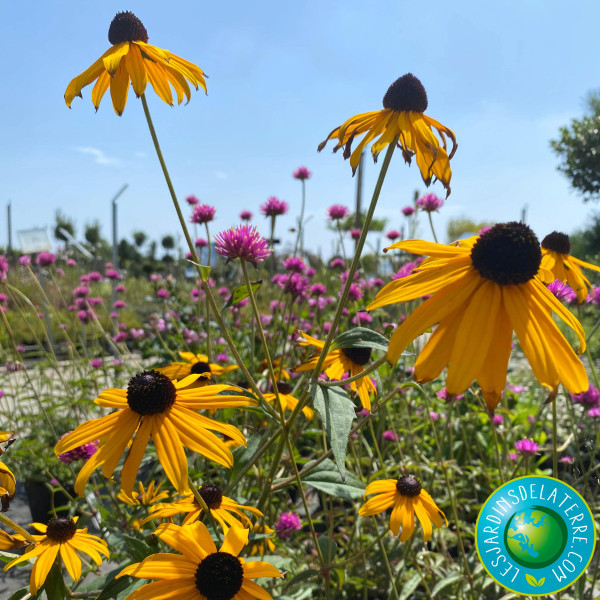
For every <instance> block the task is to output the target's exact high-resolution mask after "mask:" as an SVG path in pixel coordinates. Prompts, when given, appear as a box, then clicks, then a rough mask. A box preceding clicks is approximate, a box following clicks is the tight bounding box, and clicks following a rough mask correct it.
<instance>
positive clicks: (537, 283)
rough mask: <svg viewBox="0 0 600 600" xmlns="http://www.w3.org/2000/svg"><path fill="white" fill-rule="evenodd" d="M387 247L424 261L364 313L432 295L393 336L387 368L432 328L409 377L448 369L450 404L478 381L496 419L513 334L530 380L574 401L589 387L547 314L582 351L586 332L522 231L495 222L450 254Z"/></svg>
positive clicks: (414, 246) (410, 245)
mask: <svg viewBox="0 0 600 600" xmlns="http://www.w3.org/2000/svg"><path fill="white" fill-rule="evenodd" d="M390 248H399V249H401V250H405V251H407V252H410V253H412V254H421V255H426V256H429V257H430V258H429V259H427V260H425V261H423V262H422V263H421V264H420V265H419V267H418V268H417V269H416V272H415V273H413V274H412V275H409V276H408V277H404V278H402V279H396V280H394V281H392V282H391V283H388V284H387V285H386V286H385V287H384V288H383V289H382V290H381V291H380V292H379V293H378V294H377V296H376V297H375V300H374V301H373V302H371V304H370V305H369V306H368V307H367V308H368V309H369V310H373V309H375V308H379V307H381V306H387V305H388V304H393V303H396V302H407V301H409V300H415V299H417V298H422V297H423V296H426V295H429V294H432V296H431V297H430V298H428V299H427V300H425V301H424V302H423V303H422V304H421V305H419V306H418V307H417V308H416V309H415V310H414V311H413V312H412V313H411V314H410V315H409V316H408V317H407V318H406V319H405V320H404V321H403V322H402V324H401V325H400V326H399V327H398V328H397V329H396V330H395V331H394V333H393V335H392V337H391V340H390V344H389V348H388V354H387V356H388V361H389V362H390V363H392V364H394V363H396V361H397V360H398V358H399V357H400V355H401V354H402V352H403V351H404V350H405V348H406V347H407V346H408V344H409V343H410V342H411V341H412V340H413V339H415V338H416V337H418V336H419V335H421V334H422V333H424V332H425V331H427V330H428V329H429V328H430V327H432V326H433V325H435V324H436V323H437V324H438V326H437V328H436V329H435V331H434V332H433V334H432V336H431V337H430V338H429V340H428V341H427V343H426V345H425V347H424V348H423V350H422V351H421V353H420V355H419V357H418V359H417V362H416V364H415V371H414V377H415V379H416V380H417V381H419V382H425V381H432V380H434V379H436V378H437V377H439V376H440V374H441V372H442V370H443V369H444V367H446V366H447V367H448V373H447V375H446V390H447V393H448V394H449V395H450V396H458V395H459V394H462V393H463V392H464V391H465V390H466V389H467V388H468V387H469V386H470V385H471V383H472V382H473V380H475V379H477V380H478V382H479V385H480V386H481V389H482V391H483V397H484V399H485V401H486V403H487V406H488V409H489V410H490V411H493V410H494V408H495V407H496V406H497V404H498V402H499V401H500V398H501V397H502V392H503V390H504V387H505V384H506V374H507V368H508V360H509V357H510V352H511V344H512V334H513V331H515V332H516V334H517V338H518V339H519V343H520V345H521V349H522V350H523V353H524V354H525V356H526V357H527V359H528V360H529V364H530V365H531V368H532V370H533V374H534V376H535V377H536V379H537V380H538V381H539V382H540V383H541V384H542V385H543V386H545V387H547V388H548V389H549V390H550V393H551V395H554V394H556V392H557V389H558V384H559V383H562V384H563V385H564V386H565V387H566V388H567V389H568V390H569V391H570V392H571V393H573V394H579V393H581V392H583V391H585V390H587V389H588V379H587V375H586V371H585V367H584V366H583V363H582V362H581V361H580V360H579V358H578V357H577V355H576V354H575V352H574V351H573V349H572V348H571V345H570V344H569V342H568V341H567V340H566V339H565V337H564V336H563V334H562V333H561V331H560V329H559V328H558V326H557V325H556V323H555V322H554V320H553V318H552V313H553V312H554V313H556V315H558V316H559V317H560V318H561V319H562V320H563V321H564V322H565V323H566V324H567V325H568V326H569V327H571V328H572V329H573V330H574V331H575V333H576V334H577V336H578V338H579V342H580V344H581V350H584V349H585V335H584V332H583V328H582V327H581V324H580V323H579V321H577V319H576V318H575V317H574V316H573V315H572V314H571V313H570V312H569V311H568V310H567V309H566V308H565V307H564V306H563V305H562V304H561V303H560V302H559V301H558V300H557V299H556V298H555V297H554V296H553V295H552V293H551V292H549V291H548V289H547V288H546V287H545V286H544V284H543V283H542V281H541V280H540V278H539V276H538V271H539V269H540V263H541V258H542V253H541V250H540V246H539V242H538V240H537V238H536V236H535V235H534V233H533V232H532V231H531V229H529V227H527V226H526V225H525V224H523V223H517V222H512V223H500V224H498V225H495V226H494V227H492V228H491V229H490V230H489V231H487V232H485V233H484V234H482V235H480V236H474V237H471V238H468V239H466V240H461V241H460V242H457V243H455V244H453V245H451V246H445V245H443V244H435V243H432V242H423V241H420V240H408V241H405V242H398V243H396V244H393V245H392V246H391V247H390Z"/></svg>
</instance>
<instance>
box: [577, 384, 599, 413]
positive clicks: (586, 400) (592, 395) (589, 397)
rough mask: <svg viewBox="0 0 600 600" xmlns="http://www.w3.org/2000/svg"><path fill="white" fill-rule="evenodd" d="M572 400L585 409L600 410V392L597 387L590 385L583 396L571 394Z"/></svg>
mask: <svg viewBox="0 0 600 600" xmlns="http://www.w3.org/2000/svg"><path fill="white" fill-rule="evenodd" d="M571 400H573V402H574V403H575V404H581V405H582V406H584V407H585V408H600V391H598V388H597V387H595V386H593V385H590V387H589V388H588V389H587V391H585V392H582V393H581V394H571Z"/></svg>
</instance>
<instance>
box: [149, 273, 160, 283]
mask: <svg viewBox="0 0 600 600" xmlns="http://www.w3.org/2000/svg"><path fill="white" fill-rule="evenodd" d="M161 280H162V275H161V274H160V273H151V274H150V281H152V282H156V281H161Z"/></svg>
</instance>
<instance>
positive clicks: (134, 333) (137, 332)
mask: <svg viewBox="0 0 600 600" xmlns="http://www.w3.org/2000/svg"><path fill="white" fill-rule="evenodd" d="M129 335H130V336H131V338H132V339H134V340H139V339H140V338H143V337H144V330H143V329H135V328H134V327H132V328H131V329H130V330H129Z"/></svg>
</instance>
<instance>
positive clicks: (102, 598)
mask: <svg viewBox="0 0 600 600" xmlns="http://www.w3.org/2000/svg"><path fill="white" fill-rule="evenodd" d="M123 568H124V567H123ZM122 570H123V569H122V568H121V569H118V570H117V571H115V572H114V575H115V576H116V575H118V574H119V573H120V572H121V571H122ZM136 581H137V579H135V578H134V577H131V576H129V575H124V576H123V577H119V579H115V578H114V577H113V579H111V580H110V581H109V582H108V583H107V584H106V585H105V586H104V588H102V591H101V592H100V595H99V596H98V598H96V600H109V599H110V598H116V597H117V596H118V595H119V594H120V593H121V592H123V591H125V590H127V589H129V588H130V587H131V586H132V584H134V583H135V582H136Z"/></svg>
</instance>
